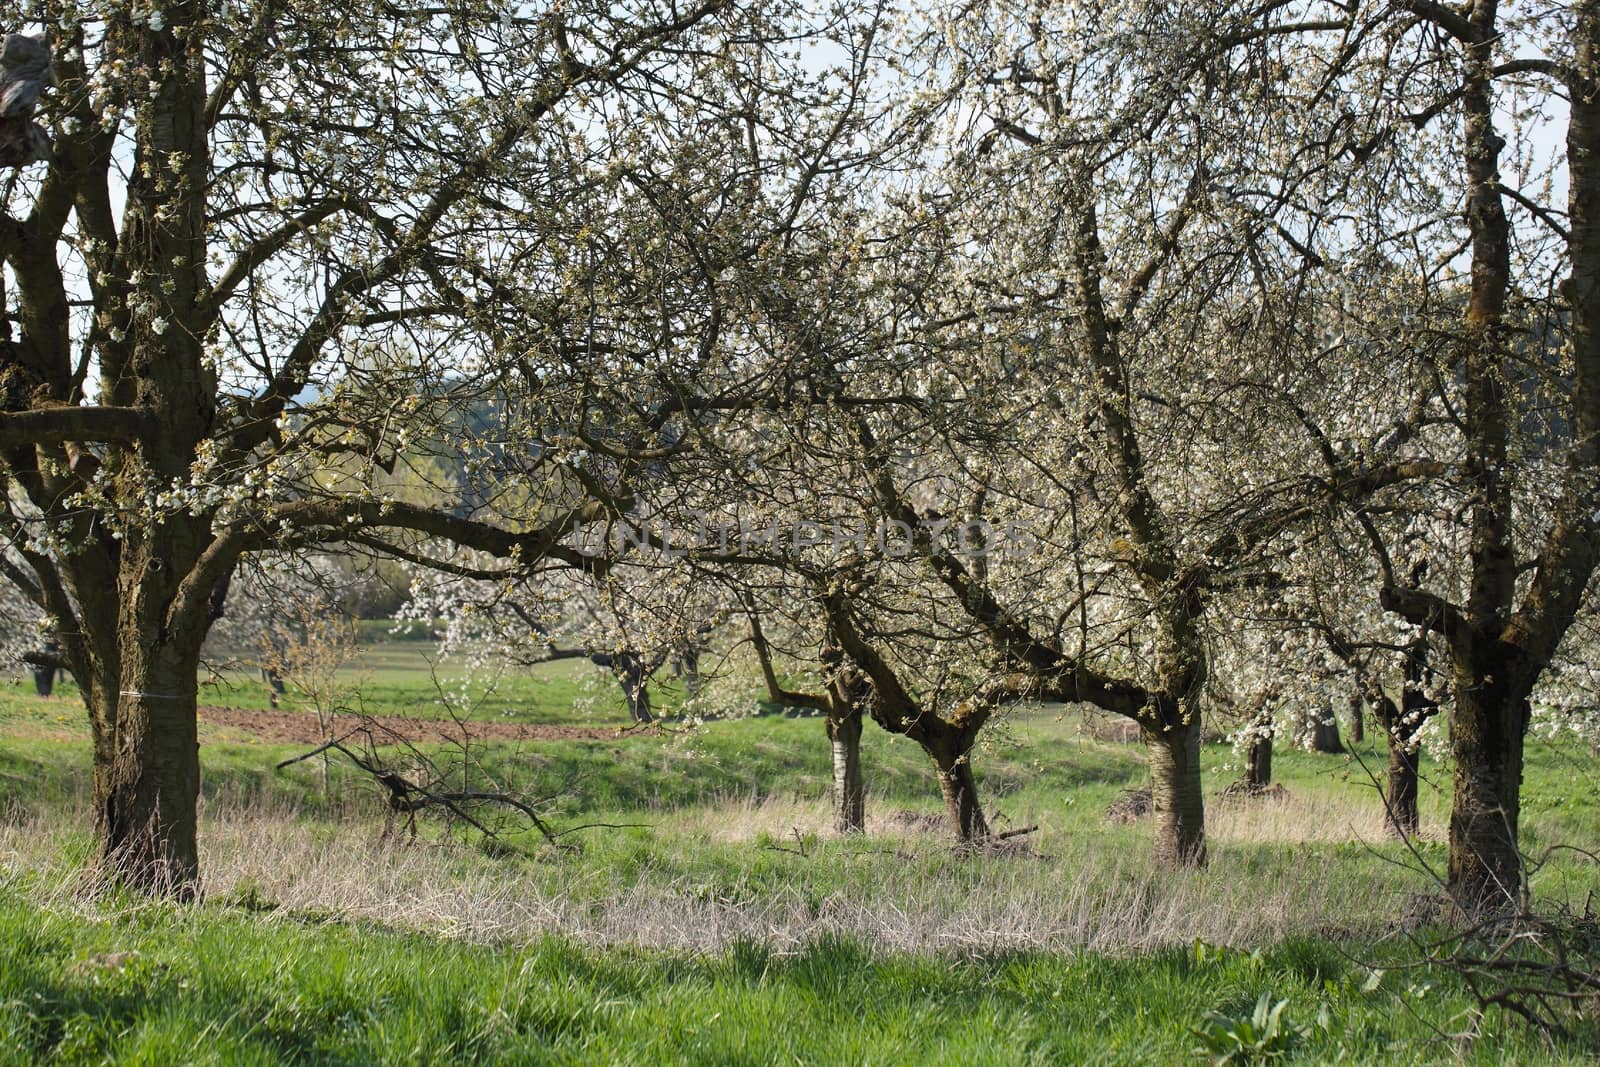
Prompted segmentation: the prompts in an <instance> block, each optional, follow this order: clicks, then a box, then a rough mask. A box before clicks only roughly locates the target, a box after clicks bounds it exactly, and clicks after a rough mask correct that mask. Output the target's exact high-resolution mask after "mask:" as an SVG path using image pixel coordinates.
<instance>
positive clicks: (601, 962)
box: [0, 879, 1582, 1067]
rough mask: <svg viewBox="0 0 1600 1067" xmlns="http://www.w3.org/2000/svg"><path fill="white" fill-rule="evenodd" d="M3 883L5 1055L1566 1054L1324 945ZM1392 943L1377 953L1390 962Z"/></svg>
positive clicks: (858, 1060)
mask: <svg viewBox="0 0 1600 1067" xmlns="http://www.w3.org/2000/svg"><path fill="white" fill-rule="evenodd" d="M30 888H31V887H30V886H29V885H28V884H27V882H26V880H17V879H13V880H12V881H10V882H9V883H7V884H5V885H4V886H3V887H0V1063H15V1064H33V1063H46V1062H48V1063H59V1064H75V1063H84V1064H87V1063H107V1062H115V1063H123V1064H162V1065H166V1064H176V1063H227V1064H256V1063H260V1064H270V1063H354V1064H365V1063H385V1064H409V1063H415V1064H436V1063H447V1062H456V1063H466V1062H471V1063H480V1064H486V1063H517V1064H542V1063H551V1064H557V1063H563V1064H564V1063H571V1064H594V1063H640V1064H645V1063H650V1064H654V1063H683V1064H708V1065H712V1064H715V1065H719V1067H721V1065H728V1064H779V1063H783V1064H789V1063H814V1064H840V1063H850V1064H901V1063H911V1062H925V1063H960V1064H1029V1063H1037V1064H1059V1063H1075V1064H1093V1063H1119V1064H1120V1063H1130V1064H1148V1063H1178V1062H1183V1061H1184V1060H1186V1059H1192V1057H1193V1052H1192V1050H1193V1049H1194V1047H1195V1046H1196V1044H1197V1040H1196V1038H1195V1036H1194V1034H1193V1033H1192V1032H1191V1031H1192V1028H1193V1027H1194V1026H1195V1025H1196V1024H1197V1023H1198V1022H1199V1021H1200V1020H1201V1019H1202V1018H1203V1017H1204V1016H1205V1015H1206V1013H1208V1012H1214V1011H1215V1012H1221V1013H1223V1014H1225V1015H1239V1014H1248V1012H1249V1010H1250V1008H1251V1006H1252V1005H1253V1004H1254V1003H1255V1001H1256V999H1257V997H1258V996H1259V995H1260V994H1262V993H1267V994H1269V995H1270V996H1271V997H1272V998H1273V999H1287V1000H1288V1002H1289V1006H1288V1008H1287V1009H1286V1014H1287V1017H1288V1019H1289V1020H1290V1021H1291V1022H1293V1023H1296V1024H1298V1025H1299V1026H1301V1027H1304V1028H1305V1033H1304V1036H1302V1037H1300V1038H1298V1039H1297V1040H1294V1041H1292V1042H1290V1043H1288V1045H1287V1048H1286V1051H1287V1052H1288V1053H1289V1056H1288V1058H1287V1060H1286V1062H1294V1063H1329V1062H1335V1061H1339V1060H1343V1061H1347V1062H1360V1063H1432V1062H1439V1061H1441V1060H1445V1059H1450V1060H1458V1061H1459V1062H1465V1063H1485V1064H1489V1063H1506V1062H1535V1061H1537V1062H1541V1063H1560V1062H1573V1063H1576V1062H1582V1059H1581V1055H1580V1053H1579V1051H1578V1050H1576V1049H1560V1048H1549V1047H1546V1046H1544V1045H1542V1044H1541V1043H1540V1042H1539V1041H1538V1040H1537V1039H1536V1038H1534V1037H1533V1036H1532V1035H1530V1034H1529V1033H1527V1032H1526V1031H1524V1030H1520V1029H1517V1028H1514V1027H1506V1026H1501V1025H1497V1024H1495V1023H1490V1024H1488V1026H1487V1027H1486V1028H1484V1029H1482V1030H1481V1031H1480V1036H1479V1038H1478V1040H1476V1041H1473V1042H1471V1043H1465V1042H1454V1041H1450V1040H1448V1039H1447V1038H1445V1037H1442V1036H1441V1034H1457V1033H1461V1032H1463V1029H1464V1027H1465V1025H1466V1023H1467V1021H1468V1017H1469V1014H1470V1013H1469V1006H1470V1005H1469V1001H1468V999H1467V998H1466V997H1465V996H1464V995H1463V990H1462V989H1460V988H1459V986H1458V985H1457V983H1456V982H1455V981H1454V980H1453V979H1452V978H1451V976H1449V975H1447V974H1444V973H1441V972H1436V971H1431V970H1427V969H1423V970H1415V971H1409V972H1397V973H1391V974H1388V975H1385V976H1383V977H1381V978H1378V979H1376V980H1375V981H1374V980H1372V979H1373V975H1372V972H1371V971H1370V970H1369V968H1368V967H1367V966H1366V965H1364V964H1361V963H1356V962H1353V961H1352V960H1351V959H1349V958H1348V957H1347V956H1346V955H1345V954H1344V953H1343V951H1341V949H1340V947H1337V946H1330V945H1327V944H1323V943H1319V942H1314V941H1308V940H1303V939H1302V940H1293V941H1289V942H1285V943H1283V944H1280V945H1277V946H1274V947H1272V948H1270V949H1268V950H1265V951H1261V952H1255V953H1245V952H1239V951H1231V950H1226V949H1218V948H1214V947H1210V946H1204V945H1197V946H1193V947H1175V948H1171V949H1167V950H1163V951H1160V952H1156V953H1152V954H1147V955H1142V956H1136V957H1125V958H1107V957H1097V956H1076V957H1068V956H1061V955H1048V954H1041V953H1000V954H994V955H975V956H955V957H941V956H929V955H905V954H889V955H885V954H882V953H877V952H873V951H870V950H869V949H866V948H864V947H863V946H861V945H859V944H855V943H852V942H849V941H838V940H821V941H817V942H814V943H811V944H808V945H806V946H804V947H803V948H801V949H799V950H798V951H795V952H793V953H787V954H779V953H775V952H772V951H770V950H769V949H767V948H766V947H764V946H762V945H759V944H754V943H740V944H737V945H735V946H733V947H732V948H730V949H729V950H727V951H724V952H719V953H712V954H684V953H671V952H650V951H642V950H638V949H627V948H619V949H611V950H601V949H595V948H590V947H585V946H582V945H578V944H575V943H573V942H571V941H568V940H563V939H560V938H544V939H540V940H538V941H535V942H533V943H531V944H526V945H515V946H506V947H484V946H478V945H470V944H460V943H453V942H450V941H441V940H439V939H437V938H431V937H422V936H416V935H404V934H397V933H394V932H390V931H385V930H382V929H374V928H368V927H363V926H359V925H349V924H329V923H319V922H314V921H312V922H305V921H302V922H268V921H264V920H263V919H262V918H261V917H260V916H258V915H256V914H253V913H251V912H249V911H247V910H244V909H242V908H228V907H218V906H208V907H200V908H188V909H179V908H170V907H160V906H149V905H144V906H131V905H126V904H124V905H116V904H113V905H110V906H105V907H97V908H88V909H85V908H71V907H60V906H57V907H50V908H46V909H40V908H39V907H38V906H37V904H35V903H33V902H32V899H31V893H30ZM1386 956H1388V957H1392V956H1394V953H1393V952H1392V951H1388V952H1382V951H1379V952H1377V953H1376V955H1375V957H1374V958H1373V960H1372V962H1374V963H1377V964H1385V963H1392V962H1395V961H1394V960H1393V959H1389V958H1385V957H1386Z"/></svg>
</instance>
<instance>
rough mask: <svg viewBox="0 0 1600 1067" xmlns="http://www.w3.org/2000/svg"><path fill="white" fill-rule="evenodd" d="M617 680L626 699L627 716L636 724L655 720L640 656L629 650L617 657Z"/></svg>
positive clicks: (642, 724)
mask: <svg viewBox="0 0 1600 1067" xmlns="http://www.w3.org/2000/svg"><path fill="white" fill-rule="evenodd" d="M618 661H619V662H618V668H619V669H618V671H617V681H618V682H620V683H621V685H622V695H623V696H624V697H626V698H627V701H628V717H629V718H630V719H632V720H633V722H634V723H635V724H636V725H639V726H648V725H650V724H651V723H653V722H655V721H656V717H655V715H653V714H651V711H650V679H649V676H648V674H647V673H646V671H645V669H644V663H643V661H642V659H641V657H639V656H636V655H634V654H633V653H631V652H628V653H624V655H622V656H620V657H618Z"/></svg>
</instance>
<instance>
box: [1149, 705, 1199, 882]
mask: <svg viewBox="0 0 1600 1067" xmlns="http://www.w3.org/2000/svg"><path fill="white" fill-rule="evenodd" d="M1190 719H1191V721H1189V722H1187V723H1179V724H1177V725H1174V726H1170V727H1168V728H1167V729H1166V730H1164V731H1162V732H1161V733H1155V732H1153V731H1150V730H1148V729H1147V730H1146V732H1145V741H1146V742H1147V746H1146V747H1147V749H1148V751H1149V753H1150V803H1151V808H1152V814H1153V816H1154V819H1155V834H1156V839H1155V860H1156V864H1157V865H1158V866H1162V867H1198V866H1203V865H1204V864H1205V862H1206V827H1205V797H1204V794H1203V792H1202V779H1201V776H1200V717H1199V715H1198V714H1193V715H1191V717H1190Z"/></svg>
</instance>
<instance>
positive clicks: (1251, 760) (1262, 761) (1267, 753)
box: [1241, 708, 1272, 793]
mask: <svg viewBox="0 0 1600 1067" xmlns="http://www.w3.org/2000/svg"><path fill="white" fill-rule="evenodd" d="M1249 729H1250V744H1249V747H1247V748H1246V749H1245V753H1244V777H1243V778H1242V779H1241V781H1242V782H1243V784H1244V787H1245V788H1246V789H1248V790H1249V791H1250V792H1252V793H1259V792H1260V791H1261V790H1263V789H1265V788H1267V786H1269V785H1271V784H1272V712H1271V711H1270V710H1269V709H1266V708H1263V709H1262V710H1261V712H1260V714H1258V715H1257V716H1256V717H1255V719H1253V720H1252V721H1251V723H1250V727H1249Z"/></svg>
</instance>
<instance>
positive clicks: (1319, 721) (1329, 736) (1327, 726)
mask: <svg viewBox="0 0 1600 1067" xmlns="http://www.w3.org/2000/svg"><path fill="white" fill-rule="evenodd" d="M1305 738H1306V748H1308V749H1310V750H1311V751H1312V752H1323V753H1328V754H1330V755H1337V754H1338V753H1342V752H1343V751H1344V745H1343V744H1341V743H1340V741H1339V719H1338V717H1337V716H1335V715H1334V713H1333V708H1332V706H1331V705H1330V706H1329V707H1327V708H1325V709H1324V710H1323V711H1322V712H1321V713H1319V714H1318V715H1317V716H1316V717H1315V718H1313V719H1312V720H1311V722H1310V723H1309V724H1308V725H1307V727H1306V733H1305Z"/></svg>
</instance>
